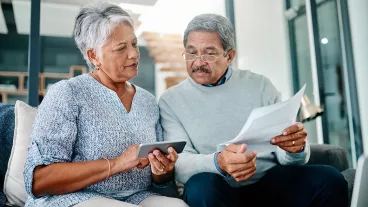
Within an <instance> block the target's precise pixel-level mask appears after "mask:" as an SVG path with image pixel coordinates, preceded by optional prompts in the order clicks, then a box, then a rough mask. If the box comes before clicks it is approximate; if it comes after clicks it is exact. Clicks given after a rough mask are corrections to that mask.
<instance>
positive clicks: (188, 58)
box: [183, 52, 226, 63]
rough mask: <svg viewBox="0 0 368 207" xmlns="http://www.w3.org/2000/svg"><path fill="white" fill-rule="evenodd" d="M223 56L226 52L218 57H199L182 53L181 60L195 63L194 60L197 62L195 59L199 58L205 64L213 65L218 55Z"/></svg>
mask: <svg viewBox="0 0 368 207" xmlns="http://www.w3.org/2000/svg"><path fill="white" fill-rule="evenodd" d="M224 54H226V52H223V53H222V54H219V55H199V56H197V55H195V54H191V53H185V52H184V53H183V58H184V60H186V61H195V60H197V58H201V60H203V61H204V62H206V63H214V62H216V60H217V58H218V57H219V56H220V55H224Z"/></svg>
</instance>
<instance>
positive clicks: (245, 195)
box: [183, 165, 348, 207]
mask: <svg viewBox="0 0 368 207" xmlns="http://www.w3.org/2000/svg"><path fill="white" fill-rule="evenodd" d="M183 196H184V201H185V202H187V204H188V205H189V206H190V207H204V206H208V207H216V206H227V207H236V206H272V207H277V206H282V207H287V206H296V207H304V206H323V207H329V206H333V207H339V206H343V207H346V206H348V185H347V182H346V181H345V179H344V177H343V176H342V174H341V173H340V172H338V171H337V170H336V169H335V168H333V167H330V166H325V165H303V166H276V167H274V168H272V169H271V170H269V171H268V173H267V174H266V175H265V176H264V177H263V178H262V179H261V180H259V181H258V182H257V183H255V184H252V185H248V186H245V187H240V188H232V187H231V186H229V185H228V183H227V182H226V181H225V180H224V179H223V178H222V177H221V176H219V175H216V174H213V173H200V174H196V175H194V176H192V177H191V178H190V179H189V180H188V182H187V183H186V184H185V188H184V195H183Z"/></svg>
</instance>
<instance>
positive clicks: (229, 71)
mask: <svg viewBox="0 0 368 207" xmlns="http://www.w3.org/2000/svg"><path fill="white" fill-rule="evenodd" d="M232 73H233V71H232V69H231V67H230V66H229V67H228V68H227V70H226V72H225V74H224V75H223V76H222V77H221V79H220V80H219V82H218V83H217V84H202V85H203V86H206V87H216V86H219V85H222V84H224V83H226V81H228V80H229V79H230V77H231V74H232Z"/></svg>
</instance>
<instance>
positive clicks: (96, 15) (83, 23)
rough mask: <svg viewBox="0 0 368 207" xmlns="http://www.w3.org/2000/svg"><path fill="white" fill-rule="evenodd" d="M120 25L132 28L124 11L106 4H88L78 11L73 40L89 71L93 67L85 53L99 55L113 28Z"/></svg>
mask: <svg viewBox="0 0 368 207" xmlns="http://www.w3.org/2000/svg"><path fill="white" fill-rule="evenodd" d="M122 23H125V24H128V25H130V26H132V27H134V24H133V20H132V18H131V17H130V16H129V14H128V13H127V12H126V11H124V10H123V9H122V8H120V7H119V6H117V5H114V4H110V3H107V2H97V3H93V4H88V5H86V6H84V7H83V8H82V9H81V10H80V11H79V13H78V15H77V17H76V18H75V26H74V39H75V43H76V45H77V47H78V48H79V50H80V51H81V53H82V54H83V57H84V59H85V60H86V62H87V64H88V66H89V68H90V70H93V69H94V67H95V66H94V65H93V63H92V62H91V61H90V60H89V58H88V55H87V51H88V50H89V49H94V50H95V51H96V53H97V54H98V55H101V48H102V47H103V46H104V45H105V44H107V40H108V38H109V36H110V35H111V32H112V31H113V29H114V27H115V26H117V25H119V24H122Z"/></svg>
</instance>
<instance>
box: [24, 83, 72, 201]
mask: <svg viewBox="0 0 368 207" xmlns="http://www.w3.org/2000/svg"><path fill="white" fill-rule="evenodd" d="M77 115H78V108H77V106H76V105H75V102H74V100H73V94H72V90H71V88H70V86H69V85H68V82H67V81H60V82H59V83H57V84H55V85H54V86H53V87H51V88H50V90H49V91H48V93H47V95H46V96H45V98H44V99H43V101H42V103H41V105H40V106H39V109H38V111H37V115H36V119H35V122H34V125H33V132H32V135H31V143H30V145H29V147H28V156H27V159H26V163H25V167H24V182H25V187H26V191H27V193H28V194H29V195H31V196H32V197H33V198H36V197H35V196H34V195H33V193H32V183H33V175H34V174H33V173H34V169H35V167H37V166H40V165H50V164H53V163H56V162H70V161H71V159H72V154H73V148H74V143H75V140H76V135H77V124H76V120H77Z"/></svg>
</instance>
